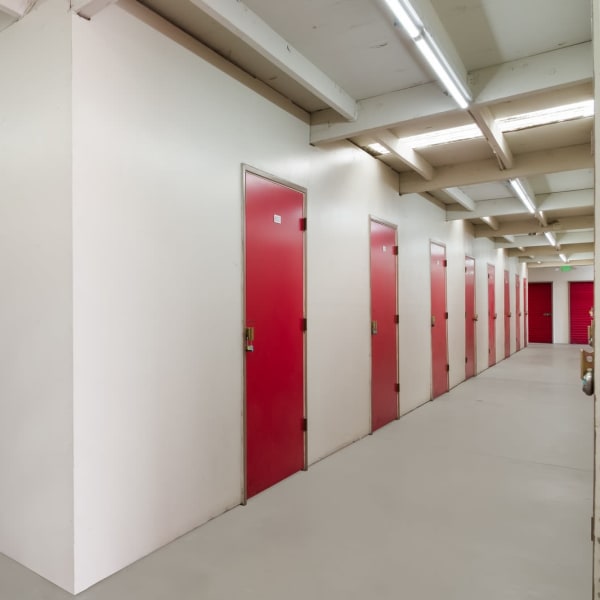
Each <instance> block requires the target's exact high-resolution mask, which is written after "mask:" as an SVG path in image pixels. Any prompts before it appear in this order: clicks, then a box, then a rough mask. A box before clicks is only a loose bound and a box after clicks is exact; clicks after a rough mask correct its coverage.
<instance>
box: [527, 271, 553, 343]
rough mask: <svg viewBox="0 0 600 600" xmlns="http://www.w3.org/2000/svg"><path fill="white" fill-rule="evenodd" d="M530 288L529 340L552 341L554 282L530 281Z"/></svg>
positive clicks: (535, 341)
mask: <svg viewBox="0 0 600 600" xmlns="http://www.w3.org/2000/svg"><path fill="white" fill-rule="evenodd" d="M528 289H529V293H528V296H529V311H528V312H529V341H530V342H532V343H538V344H551V343H552V283H547V282H544V283H530V284H529V286H528Z"/></svg>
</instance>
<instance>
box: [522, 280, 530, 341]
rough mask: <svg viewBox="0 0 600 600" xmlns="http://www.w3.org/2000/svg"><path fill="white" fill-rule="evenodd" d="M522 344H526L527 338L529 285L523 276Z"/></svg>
mask: <svg viewBox="0 0 600 600" xmlns="http://www.w3.org/2000/svg"><path fill="white" fill-rule="evenodd" d="M523 312H524V318H523V340H524V341H523V346H525V347H526V346H527V341H528V339H529V333H528V332H529V286H528V285H527V278H526V277H524V278H523Z"/></svg>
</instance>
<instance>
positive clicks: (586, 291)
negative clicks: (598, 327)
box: [569, 281, 594, 344]
mask: <svg viewBox="0 0 600 600" xmlns="http://www.w3.org/2000/svg"><path fill="white" fill-rule="evenodd" d="M593 306H594V283H593V282H592V281H571V282H570V283H569V322H570V332H571V333H570V342H571V344H587V343H588V341H589V340H588V327H589V326H590V323H591V322H592V317H591V315H590V310H591V309H592V307H593Z"/></svg>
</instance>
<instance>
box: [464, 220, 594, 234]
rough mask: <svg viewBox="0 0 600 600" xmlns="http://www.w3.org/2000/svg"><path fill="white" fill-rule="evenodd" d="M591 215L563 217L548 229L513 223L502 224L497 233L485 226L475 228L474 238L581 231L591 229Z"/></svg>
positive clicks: (532, 223) (592, 221)
mask: <svg viewBox="0 0 600 600" xmlns="http://www.w3.org/2000/svg"><path fill="white" fill-rule="evenodd" d="M593 228H594V217H593V215H590V216H586V217H565V218H564V219H560V220H558V221H556V222H555V223H552V225H548V227H543V226H542V225H540V223H537V222H535V221H533V220H532V219H530V220H525V221H515V222H514V223H503V224H502V225H500V228H499V229H498V230H497V231H490V229H489V227H487V226H486V225H476V226H475V237H484V238H489V237H502V236H505V235H524V234H537V233H544V232H546V231H552V232H557V231H577V230H582V229H593Z"/></svg>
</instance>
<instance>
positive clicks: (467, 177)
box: [399, 144, 594, 194]
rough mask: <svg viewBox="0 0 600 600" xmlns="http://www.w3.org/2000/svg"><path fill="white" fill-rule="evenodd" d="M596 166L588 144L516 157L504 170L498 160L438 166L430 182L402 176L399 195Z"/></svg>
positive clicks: (413, 176) (405, 175)
mask: <svg viewBox="0 0 600 600" xmlns="http://www.w3.org/2000/svg"><path fill="white" fill-rule="evenodd" d="M593 166H594V157H593V156H592V154H591V152H590V145H589V144H580V145H578V146H568V147H566V148H556V149H553V150H540V151H536V152H529V153H527V154H518V155H516V156H515V162H514V166H513V167H512V168H511V169H506V170H504V171H502V170H500V169H499V168H498V162H497V161H496V159H495V158H491V159H486V160H480V161H474V162H470V163H461V164H458V165H448V166H443V167H438V168H437V169H436V173H435V176H434V177H433V179H431V180H430V181H426V180H424V179H423V178H422V177H420V176H419V175H417V174H416V173H402V174H401V175H400V190H399V191H400V193H401V194H410V193H419V192H430V191H433V190H440V189H442V188H447V187H462V186H465V185H472V184H476V183H487V182H490V181H501V180H503V179H509V178H513V177H527V176H529V175H542V174H546V173H559V172H561V171H574V170H576V169H589V168H591V167H593Z"/></svg>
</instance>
